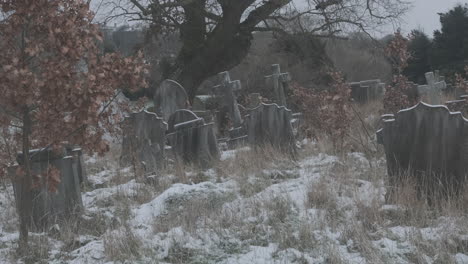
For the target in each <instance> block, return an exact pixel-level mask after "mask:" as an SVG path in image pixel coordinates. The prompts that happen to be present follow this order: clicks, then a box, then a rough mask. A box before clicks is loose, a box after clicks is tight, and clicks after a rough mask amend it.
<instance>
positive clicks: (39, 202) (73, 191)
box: [9, 149, 84, 230]
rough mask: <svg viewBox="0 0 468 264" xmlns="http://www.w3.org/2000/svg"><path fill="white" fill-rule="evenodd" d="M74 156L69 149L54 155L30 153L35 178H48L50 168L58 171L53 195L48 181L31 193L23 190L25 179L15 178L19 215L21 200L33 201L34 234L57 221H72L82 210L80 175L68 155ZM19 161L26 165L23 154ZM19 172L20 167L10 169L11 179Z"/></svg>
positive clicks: (32, 223) (42, 151) (42, 181)
mask: <svg viewBox="0 0 468 264" xmlns="http://www.w3.org/2000/svg"><path fill="white" fill-rule="evenodd" d="M39 151H40V152H39ZM72 152H74V151H72V150H67V149H63V151H62V152H52V151H51V150H33V151H31V152H30V155H31V156H32V159H31V172H32V175H45V174H46V173H47V170H48V168H56V169H58V170H59V172H60V182H59V183H58V185H57V186H56V190H57V191H56V192H50V190H49V184H50V183H49V182H48V181H47V180H45V179H46V178H47V177H41V178H40V184H38V187H37V188H34V189H32V190H30V189H28V190H26V189H25V188H24V186H25V179H24V178H23V177H20V176H14V177H12V179H13V190H14V193H15V200H16V206H17V210H18V212H21V211H22V210H23V208H21V206H22V203H21V202H20V201H21V199H23V198H25V199H30V203H31V204H32V212H31V219H30V220H29V221H30V222H29V223H28V225H30V227H31V228H32V230H45V228H47V227H48V226H50V225H52V224H55V223H57V221H61V220H65V219H67V218H69V217H73V216H75V215H76V214H79V213H80V211H81V210H82V207H83V202H82V199H81V189H80V179H79V177H80V176H79V173H80V172H79V168H78V166H76V165H77V160H76V159H75V158H74V157H73V156H70V155H69V154H72V155H73V153H72ZM75 154H76V153H75ZM33 155H34V156H33ZM17 161H18V164H19V165H22V164H23V158H22V154H21V153H20V154H19V155H18V157H17ZM16 168H17V166H13V167H10V168H9V173H10V175H15V171H16ZM82 169H84V168H82Z"/></svg>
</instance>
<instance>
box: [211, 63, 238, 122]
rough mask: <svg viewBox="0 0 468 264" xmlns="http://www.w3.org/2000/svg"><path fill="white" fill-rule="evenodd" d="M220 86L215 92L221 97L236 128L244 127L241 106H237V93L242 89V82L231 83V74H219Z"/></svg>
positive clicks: (216, 87)
mask: <svg viewBox="0 0 468 264" xmlns="http://www.w3.org/2000/svg"><path fill="white" fill-rule="evenodd" d="M218 81H219V83H220V85H217V86H215V90H216V91H217V93H218V94H220V95H221V97H222V100H223V103H222V105H223V107H224V108H225V109H226V110H227V112H228V113H229V118H230V119H231V122H232V125H233V127H234V128H237V127H240V126H241V125H242V117H241V115H240V111H239V106H238V105H237V98H236V92H238V91H239V90H240V89H241V83H240V81H238V80H237V81H231V77H230V76H229V72H221V73H219V74H218Z"/></svg>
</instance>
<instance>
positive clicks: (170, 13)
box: [108, 0, 409, 99]
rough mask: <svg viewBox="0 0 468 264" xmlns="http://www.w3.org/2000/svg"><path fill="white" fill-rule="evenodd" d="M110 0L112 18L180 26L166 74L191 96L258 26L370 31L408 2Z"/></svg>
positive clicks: (237, 57) (162, 28)
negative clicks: (178, 45)
mask: <svg viewBox="0 0 468 264" xmlns="http://www.w3.org/2000/svg"><path fill="white" fill-rule="evenodd" d="M108 1H110V2H109V3H108V4H110V5H111V7H112V8H111V9H112V12H113V15H112V16H110V18H115V17H117V16H124V17H126V18H127V19H129V20H132V21H146V22H148V23H149V24H150V26H151V28H152V29H153V30H154V31H153V32H155V33H161V32H166V31H176V32H179V34H180V40H181V42H182V48H181V49H180V52H179V53H178V56H177V59H176V63H175V65H174V67H173V71H172V72H171V73H170V75H169V76H164V77H166V78H172V79H175V80H177V81H179V82H180V83H181V84H182V85H183V86H184V87H185V88H186V89H187V90H188V93H189V96H190V98H191V99H192V98H193V97H194V96H195V95H196V92H197V88H198V86H199V85H200V84H201V83H202V82H203V81H204V80H205V79H207V78H208V77H210V76H213V75H214V74H216V73H218V72H220V71H224V70H229V69H231V68H232V67H234V66H236V65H237V64H239V63H240V61H241V60H242V59H243V58H244V57H245V56H246V55H247V53H248V51H249V48H250V45H251V41H252V38H253V35H252V33H253V32H255V31H274V32H279V33H280V34H287V33H293V32H297V31H300V32H306V33H310V34H313V35H316V36H318V37H330V36H336V35H343V34H344V33H345V32H347V31H349V30H353V31H356V29H358V30H360V31H363V32H366V33H368V34H370V33H371V32H373V31H375V30H376V29H378V28H379V27H380V26H382V25H386V24H388V23H397V22H398V20H399V18H400V17H401V15H402V14H403V13H404V12H405V11H406V10H407V9H408V7H409V3H408V2H406V1H405V0H302V1H299V0H119V1H115V0H114V1H111V0H108Z"/></svg>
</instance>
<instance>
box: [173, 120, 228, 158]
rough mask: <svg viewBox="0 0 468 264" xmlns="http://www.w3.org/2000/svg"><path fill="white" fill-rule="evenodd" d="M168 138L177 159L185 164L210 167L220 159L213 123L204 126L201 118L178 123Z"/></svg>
mask: <svg viewBox="0 0 468 264" xmlns="http://www.w3.org/2000/svg"><path fill="white" fill-rule="evenodd" d="M200 120H201V123H200ZM168 138H169V144H170V145H171V147H172V150H173V151H174V155H175V157H176V158H178V159H180V160H181V161H183V162H185V163H193V164H196V165H198V166H201V167H208V166H209V165H210V164H211V163H212V162H213V161H215V160H218V159H219V156H220V154H219V149H218V143H217V140H216V135H215V132H214V128H213V123H210V124H204V123H203V120H202V119H200V118H199V119H193V120H189V121H186V122H183V123H178V124H175V125H174V132H173V133H171V134H168Z"/></svg>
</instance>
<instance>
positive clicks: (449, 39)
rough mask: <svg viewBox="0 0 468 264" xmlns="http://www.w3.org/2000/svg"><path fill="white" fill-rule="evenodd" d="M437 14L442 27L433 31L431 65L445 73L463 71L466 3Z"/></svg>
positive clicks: (467, 54)
mask: <svg viewBox="0 0 468 264" xmlns="http://www.w3.org/2000/svg"><path fill="white" fill-rule="evenodd" d="M439 15H440V23H441V26H442V28H441V30H440V31H439V30H436V31H435V32H434V45H433V49H432V65H433V67H434V68H437V69H441V70H442V71H443V73H444V74H446V75H453V73H455V72H463V67H464V65H465V61H466V60H467V59H468V5H465V6H462V5H460V4H459V5H457V6H455V7H454V8H453V9H452V10H450V11H448V12H447V13H441V14H439Z"/></svg>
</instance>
